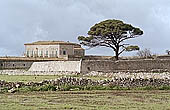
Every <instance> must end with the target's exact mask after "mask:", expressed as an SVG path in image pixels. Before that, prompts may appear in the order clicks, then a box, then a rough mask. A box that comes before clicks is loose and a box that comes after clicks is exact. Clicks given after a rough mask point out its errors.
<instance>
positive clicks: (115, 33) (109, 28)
mask: <svg viewBox="0 0 170 110" xmlns="http://www.w3.org/2000/svg"><path fill="white" fill-rule="evenodd" d="M142 34H143V31H142V30H141V29H140V28H136V27H133V26H132V25H131V24H126V23H124V22H123V21H120V20H115V19H113V20H105V21H102V22H100V23H97V24H95V25H94V26H92V27H91V28H90V30H89V31H88V36H87V37H84V36H79V37H78V40H79V41H80V43H81V44H82V45H84V46H88V47H90V48H92V47H97V46H103V47H108V48H111V49H113V51H114V52H115V57H116V60H118V58H119V55H120V54H121V53H123V52H124V51H126V50H127V51H133V50H139V47H138V46H130V47H128V45H129V44H126V43H124V41H126V40H128V39H132V38H136V37H138V36H141V35H142Z"/></svg>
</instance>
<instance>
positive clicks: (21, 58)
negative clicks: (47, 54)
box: [0, 56, 65, 61]
mask: <svg viewBox="0 0 170 110" xmlns="http://www.w3.org/2000/svg"><path fill="white" fill-rule="evenodd" d="M63 60H65V59H63V58H40V57H37V58H33V57H9V56H6V57H0V61H63Z"/></svg>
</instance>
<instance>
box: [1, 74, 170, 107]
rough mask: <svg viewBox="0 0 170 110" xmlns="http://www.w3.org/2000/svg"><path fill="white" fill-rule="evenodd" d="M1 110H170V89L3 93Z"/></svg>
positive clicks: (8, 78) (39, 78) (35, 78)
mask: <svg viewBox="0 0 170 110" xmlns="http://www.w3.org/2000/svg"><path fill="white" fill-rule="evenodd" d="M59 77H61V76H8V75H0V80H6V81H13V82H14V81H15V82H16V81H22V82H29V81H34V82H39V81H42V80H44V79H55V78H59ZM68 77H69V76H68ZM72 77H82V76H72ZM86 78H92V79H94V80H99V79H105V77H86ZM0 110H170V90H161V91H159V90H150V91H148V90H119V91H118V90H112V91H111V90H100V91H97V90H93V91H53V92H52V91H51V92H50V91H46V92H30V91H28V92H16V93H3V94H0Z"/></svg>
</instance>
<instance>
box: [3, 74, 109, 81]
mask: <svg viewBox="0 0 170 110" xmlns="http://www.w3.org/2000/svg"><path fill="white" fill-rule="evenodd" d="M63 76H64V75H63ZM63 76H62V75H37V76H34V75H0V80H5V81H11V82H17V81H20V82H30V81H33V82H39V81H42V80H48V79H56V78H59V77H63ZM70 76H71V77H77V78H80V77H81V78H82V77H83V76H82V75H67V76H66V77H70ZM83 78H90V79H93V80H102V79H111V78H106V77H83Z"/></svg>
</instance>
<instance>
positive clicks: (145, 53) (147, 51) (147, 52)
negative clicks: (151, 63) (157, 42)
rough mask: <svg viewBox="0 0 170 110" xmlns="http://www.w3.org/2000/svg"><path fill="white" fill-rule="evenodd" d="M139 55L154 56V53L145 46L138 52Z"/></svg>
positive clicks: (143, 56) (144, 56)
mask: <svg viewBox="0 0 170 110" xmlns="http://www.w3.org/2000/svg"><path fill="white" fill-rule="evenodd" d="M136 54H137V55H138V56H139V57H142V58H148V57H151V56H152V53H151V51H150V50H149V49H147V48H145V49H144V50H140V51H138V52H137V53H136Z"/></svg>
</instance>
